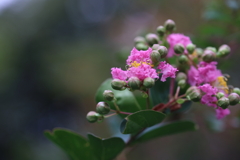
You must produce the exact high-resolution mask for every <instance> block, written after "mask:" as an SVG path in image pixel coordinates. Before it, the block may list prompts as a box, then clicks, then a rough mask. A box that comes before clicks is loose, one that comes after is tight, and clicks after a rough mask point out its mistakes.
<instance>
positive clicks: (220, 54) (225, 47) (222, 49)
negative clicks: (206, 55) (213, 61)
mask: <svg viewBox="0 0 240 160" xmlns="http://www.w3.org/2000/svg"><path fill="white" fill-rule="evenodd" d="M230 51H231V49H230V47H229V46H228V45H226V44H224V45H222V46H220V47H219V49H218V53H217V56H218V57H226V56H227V55H228V54H229V53H230Z"/></svg>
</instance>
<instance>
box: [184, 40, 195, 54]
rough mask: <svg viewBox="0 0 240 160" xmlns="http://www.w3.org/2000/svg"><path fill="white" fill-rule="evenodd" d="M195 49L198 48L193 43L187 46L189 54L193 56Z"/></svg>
mask: <svg viewBox="0 0 240 160" xmlns="http://www.w3.org/2000/svg"><path fill="white" fill-rule="evenodd" d="M195 48H196V46H195V45H194V44H192V43H190V44H188V45H187V46H186V49H187V51H188V53H189V54H193V52H194V51H195Z"/></svg>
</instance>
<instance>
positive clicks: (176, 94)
mask: <svg viewBox="0 0 240 160" xmlns="http://www.w3.org/2000/svg"><path fill="white" fill-rule="evenodd" d="M179 91H180V87H179V86H178V87H177V91H176V93H175V96H174V97H175V99H177V98H178V94H179Z"/></svg>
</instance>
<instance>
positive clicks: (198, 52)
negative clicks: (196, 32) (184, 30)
mask: <svg viewBox="0 0 240 160" xmlns="http://www.w3.org/2000/svg"><path fill="white" fill-rule="evenodd" d="M196 53H197V55H198V57H201V56H202V55H203V50H202V48H196Z"/></svg>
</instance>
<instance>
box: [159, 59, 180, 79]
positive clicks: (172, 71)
mask: <svg viewBox="0 0 240 160" xmlns="http://www.w3.org/2000/svg"><path fill="white" fill-rule="evenodd" d="M158 69H160V70H161V73H162V77H161V81H162V82H164V81H166V78H168V77H171V78H175V77H176V72H177V71H178V70H177V68H174V67H173V66H171V65H170V64H168V63H166V62H165V61H162V62H160V64H159V66H158Z"/></svg>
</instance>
